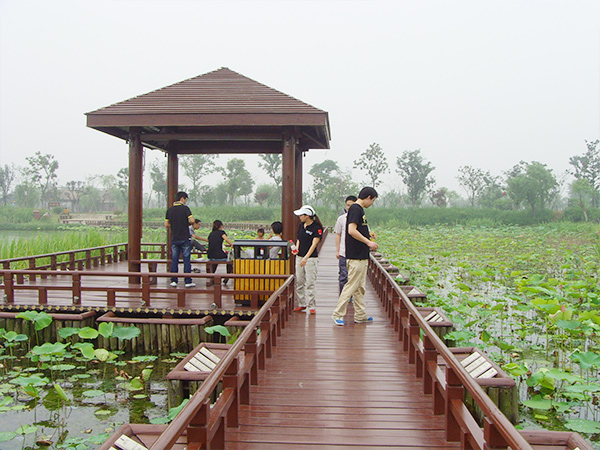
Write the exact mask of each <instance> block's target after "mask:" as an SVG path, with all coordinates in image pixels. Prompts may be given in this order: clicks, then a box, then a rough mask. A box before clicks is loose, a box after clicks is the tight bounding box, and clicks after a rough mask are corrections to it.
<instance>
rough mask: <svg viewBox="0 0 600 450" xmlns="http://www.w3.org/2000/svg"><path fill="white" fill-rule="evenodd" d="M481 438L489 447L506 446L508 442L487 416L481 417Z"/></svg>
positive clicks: (501, 447) (503, 447) (500, 447)
mask: <svg viewBox="0 0 600 450" xmlns="http://www.w3.org/2000/svg"><path fill="white" fill-rule="evenodd" d="M483 438H484V440H485V443H486V445H487V447H488V448H490V449H505V448H508V442H506V440H505V439H504V438H503V437H502V435H501V434H500V432H499V431H498V428H497V427H496V425H494V424H493V423H492V422H491V421H490V419H488V418H487V417H484V418H483Z"/></svg>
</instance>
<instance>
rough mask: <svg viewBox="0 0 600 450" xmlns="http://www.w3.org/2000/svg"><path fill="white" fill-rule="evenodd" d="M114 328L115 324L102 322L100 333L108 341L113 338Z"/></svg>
mask: <svg viewBox="0 0 600 450" xmlns="http://www.w3.org/2000/svg"><path fill="white" fill-rule="evenodd" d="M114 327H115V324H114V323H112V322H101V323H100V325H99V326H98V333H100V334H101V335H102V336H104V337H105V338H107V339H108V338H110V337H112V334H113V328H114Z"/></svg>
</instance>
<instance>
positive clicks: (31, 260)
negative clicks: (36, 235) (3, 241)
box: [29, 258, 36, 281]
mask: <svg viewBox="0 0 600 450" xmlns="http://www.w3.org/2000/svg"><path fill="white" fill-rule="evenodd" d="M29 269H30V270H35V258H29ZM35 280H36V276H35V273H32V274H29V281H35Z"/></svg>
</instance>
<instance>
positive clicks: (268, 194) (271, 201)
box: [254, 183, 281, 206]
mask: <svg viewBox="0 0 600 450" xmlns="http://www.w3.org/2000/svg"><path fill="white" fill-rule="evenodd" d="M254 200H255V201H256V203H258V204H259V205H260V206H263V205H267V206H276V205H279V204H281V196H280V193H279V189H278V188H277V186H275V185H274V184H268V183H267V184H259V185H258V186H256V190H255V192H254Z"/></svg>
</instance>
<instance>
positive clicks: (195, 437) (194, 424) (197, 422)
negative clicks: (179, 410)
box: [187, 398, 210, 448]
mask: <svg viewBox="0 0 600 450" xmlns="http://www.w3.org/2000/svg"><path fill="white" fill-rule="evenodd" d="M209 421H210V398H208V399H206V400H205V401H204V403H202V406H201V407H200V409H199V410H198V412H197V413H196V415H195V416H194V418H193V419H192V420H191V421H190V423H189V425H188V427H187V444H188V448H190V446H193V445H194V444H199V445H200V446H204V445H206V444H207V442H206V441H207V440H208V424H209Z"/></svg>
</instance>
